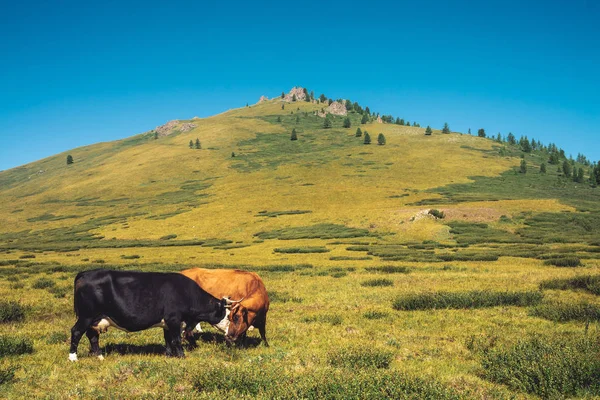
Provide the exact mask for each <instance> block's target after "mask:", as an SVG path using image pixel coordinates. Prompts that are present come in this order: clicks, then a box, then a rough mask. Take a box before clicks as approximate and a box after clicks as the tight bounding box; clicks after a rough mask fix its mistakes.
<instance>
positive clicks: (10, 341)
mask: <svg viewBox="0 0 600 400" xmlns="http://www.w3.org/2000/svg"><path fill="white" fill-rule="evenodd" d="M26 353H33V343H32V342H31V339H27V338H19V337H11V336H4V335H2V336H0V357H6V356H15V355H19V354H26Z"/></svg>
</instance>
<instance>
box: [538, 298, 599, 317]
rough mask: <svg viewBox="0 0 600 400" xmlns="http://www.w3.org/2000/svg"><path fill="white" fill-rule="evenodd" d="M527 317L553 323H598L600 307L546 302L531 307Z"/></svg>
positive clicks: (586, 304) (585, 304)
mask: <svg viewBox="0 0 600 400" xmlns="http://www.w3.org/2000/svg"><path fill="white" fill-rule="evenodd" d="M529 315H531V316H533V317H540V318H544V319H547V320H550V321H555V322H567V321H582V322H592V321H600V307H599V306H597V305H595V304H590V303H583V302H582V303H574V304H571V303H559V302H546V303H542V304H539V305H537V306H535V307H532V308H531V309H530V310H529Z"/></svg>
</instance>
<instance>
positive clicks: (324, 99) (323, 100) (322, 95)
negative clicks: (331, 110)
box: [319, 93, 327, 103]
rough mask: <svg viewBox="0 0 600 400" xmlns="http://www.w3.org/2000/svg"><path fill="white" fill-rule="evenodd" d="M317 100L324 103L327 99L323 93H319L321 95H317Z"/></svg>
mask: <svg viewBox="0 0 600 400" xmlns="http://www.w3.org/2000/svg"><path fill="white" fill-rule="evenodd" d="M319 101H320V102H321V103H325V101H327V97H325V95H324V94H323V93H321V95H320V96H319Z"/></svg>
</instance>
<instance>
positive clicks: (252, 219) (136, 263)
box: [0, 99, 600, 399]
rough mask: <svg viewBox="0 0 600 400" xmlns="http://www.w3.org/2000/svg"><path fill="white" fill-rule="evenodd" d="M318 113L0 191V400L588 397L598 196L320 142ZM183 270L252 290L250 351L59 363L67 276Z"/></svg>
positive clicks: (387, 130)
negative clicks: (216, 274) (263, 309)
mask: <svg viewBox="0 0 600 400" xmlns="http://www.w3.org/2000/svg"><path fill="white" fill-rule="evenodd" d="M321 107H322V106H321V105H320V104H313V103H307V102H295V103H286V104H285V108H284V109H282V107H281V103H280V102H279V101H278V100H277V99H276V100H272V101H267V102H264V103H260V104H257V105H253V106H250V107H243V108H240V109H235V110H231V111H228V112H226V113H223V114H219V115H217V116H214V117H210V118H205V119H192V120H185V121H181V122H180V125H179V127H181V126H183V124H186V123H193V124H195V127H194V128H193V129H192V130H191V131H187V132H181V131H180V130H178V129H179V128H175V129H174V131H173V132H172V133H171V134H170V135H167V136H164V137H161V136H159V137H156V136H155V134H154V132H153V131H150V132H145V133H142V134H139V135H136V136H133V137H131V138H128V139H124V140H121V141H117V142H110V143H100V144H97V145H93V146H87V147H83V148H78V149H74V150H72V151H70V152H68V153H64V154H59V155H56V156H54V157H50V158H47V159H44V160H40V161H38V162H35V163H32V164H28V165H25V166H22V167H18V168H15V169H12V170H9V171H3V172H0V200H1V201H0V299H1V300H0V397H1V398H26V397H27V398H29V397H33V396H35V397H47V398H66V397H76V396H85V397H97V398H105V397H110V398H131V397H145V398H165V397H166V398H181V397H184V398H205V399H212V398H217V397H222V396H231V395H233V396H237V397H241V398H282V399H284V398H290V399H291V398H308V399H317V398H319V399H320V398H334V399H352V398H414V399H422V398H430V399H444V398H450V399H455V398H456V399H458V398H474V399H481V398H485V399H505V398H517V399H521V398H522V399H529V398H565V397H583V398H593V397H600V385H599V383H598V382H600V330H599V329H600V298H599V297H598V296H599V295H600V189H599V188H592V187H590V186H589V185H587V184H580V183H575V182H572V181H571V180H568V179H566V178H565V177H563V176H562V174H561V173H560V172H559V171H557V168H556V166H554V165H549V166H548V171H547V173H546V174H541V173H540V172H539V166H540V165H541V163H542V162H546V161H547V160H546V157H545V155H544V154H543V153H541V152H532V153H527V154H523V157H525V159H526V161H527V164H528V171H527V173H526V174H521V173H518V168H519V164H520V162H521V156H522V154H521V152H520V151H518V150H517V149H516V147H514V146H510V145H507V144H506V143H497V142H495V141H493V140H490V139H485V138H478V137H473V136H470V135H463V134H460V133H451V134H442V133H441V132H439V131H436V130H434V133H433V135H431V136H425V135H424V131H425V129H424V128H417V127H409V126H400V125H395V124H379V123H377V122H376V121H370V122H369V123H367V124H363V125H361V124H360V117H361V116H360V115H359V114H355V113H350V114H349V117H350V119H351V121H352V127H351V128H343V127H342V123H343V117H339V116H338V117H333V118H332V122H333V127H332V128H331V129H324V128H323V119H322V118H321V117H319V116H317V115H314V112H315V111H318V110H320V109H321ZM359 126H360V128H361V130H362V131H363V132H364V131H365V130H366V131H368V132H369V134H370V136H371V137H372V138H373V143H372V144H370V145H365V144H363V137H357V136H356V134H355V132H356V128H357V127H359ZM292 129H296V132H297V136H298V140H297V141H291V140H290V134H291V131H292ZM380 132H381V133H383V134H384V135H385V137H386V144H385V145H383V146H380V145H377V144H376V143H377V142H376V139H375V138H376V137H377V135H378V134H379V133H380ZM197 138H198V139H199V141H200V142H201V147H202V148H201V149H190V147H189V145H188V144H189V142H190V140H191V141H195V140H196V139H197ZM67 154H71V155H72V156H73V158H74V163H73V164H72V165H66V162H65V160H66V156H67ZM430 209H436V210H439V211H440V212H443V214H444V218H435V217H433V216H432V215H431V213H430V212H429V210H430ZM437 215H440V214H437ZM194 266H200V267H207V268H240V269H248V270H252V271H256V272H257V273H258V274H259V275H260V276H261V277H262V279H263V280H264V282H265V284H266V287H267V289H268V291H269V295H270V298H271V308H270V311H269V313H268V317H267V337H268V338H269V343H270V347H268V348H266V347H264V346H263V345H262V344H260V339H259V335H258V332H256V331H254V332H250V333H249V335H248V340H247V345H246V346H245V347H227V346H226V345H225V343H224V340H223V336H222V334H221V333H219V332H217V331H216V330H215V329H213V328H211V327H208V326H206V329H205V332H204V333H202V334H201V335H200V336H199V341H198V343H199V345H198V347H197V348H195V349H191V348H187V349H186V358H185V359H170V358H169V359H168V358H166V357H165V356H164V347H163V336H162V332H161V331H160V330H159V329H152V330H147V331H144V332H140V333H131V334H127V333H123V332H120V331H116V330H113V329H111V330H109V332H108V333H106V334H103V335H101V336H100V346H101V349H102V351H103V354H104V355H105V360H104V361H99V360H97V359H96V358H93V357H88V356H87V350H88V341H87V338H83V339H82V341H81V343H80V346H79V359H80V360H79V362H77V363H70V362H69V361H68V359H67V358H68V341H69V338H70V329H71V327H72V325H73V323H74V321H75V316H74V313H73V293H72V292H73V279H74V277H75V275H76V273H77V272H78V271H82V270H86V269H92V268H100V267H101V268H114V269H125V270H143V271H169V272H171V271H181V270H183V269H186V268H190V267H194Z"/></svg>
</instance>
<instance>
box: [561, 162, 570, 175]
mask: <svg viewBox="0 0 600 400" xmlns="http://www.w3.org/2000/svg"><path fill="white" fill-rule="evenodd" d="M562 170H563V174H564V175H565V176H566V177H567V178H569V177H571V163H569V161H567V160H565V161H563V166H562Z"/></svg>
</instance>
